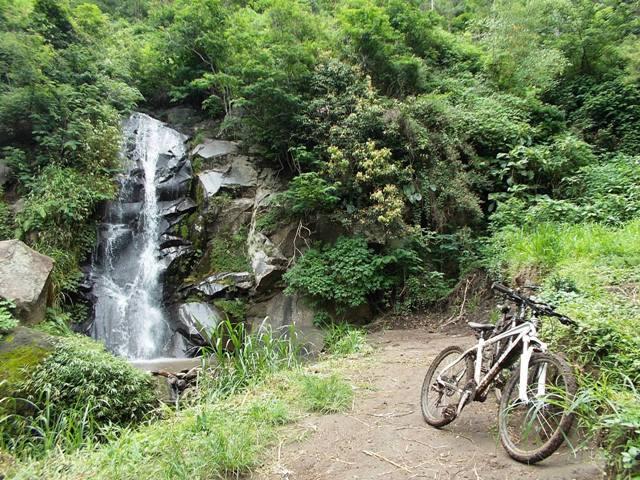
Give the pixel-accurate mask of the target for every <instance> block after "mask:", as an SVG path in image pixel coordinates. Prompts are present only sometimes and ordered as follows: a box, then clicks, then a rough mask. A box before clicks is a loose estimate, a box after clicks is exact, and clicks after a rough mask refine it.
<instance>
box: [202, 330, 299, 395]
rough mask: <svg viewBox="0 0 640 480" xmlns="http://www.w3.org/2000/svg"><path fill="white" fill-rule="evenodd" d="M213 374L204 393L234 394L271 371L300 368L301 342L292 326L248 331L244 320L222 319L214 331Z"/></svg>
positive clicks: (211, 352) (205, 382) (212, 350)
mask: <svg viewBox="0 0 640 480" xmlns="http://www.w3.org/2000/svg"><path fill="white" fill-rule="evenodd" d="M211 343H212V345H213V347H212V348H210V349H208V350H207V351H206V352H205V353H206V354H208V355H210V356H212V357H213V359H214V366H213V371H212V374H211V375H209V376H207V377H205V378H204V379H203V383H202V384H201V391H202V392H203V393H204V394H205V395H214V396H218V395H223V396H224V395H231V394H234V393H237V392H239V391H241V390H243V389H246V388H247V387H248V386H250V385H252V384H256V383H259V382H260V381H261V380H263V379H264V378H265V377H266V376H268V375H269V374H271V373H274V372H277V371H279V370H283V369H290V368H294V367H297V366H298V365H299V364H300V358H301V354H302V343H301V342H300V341H299V339H298V335H297V333H296V331H295V328H294V327H293V326H291V327H289V328H288V329H287V331H282V332H278V331H274V330H273V329H272V328H271V326H269V325H266V326H265V325H263V326H261V327H260V328H259V329H258V331H256V332H252V333H250V332H248V330H247V327H246V326H245V324H244V323H233V322H231V321H230V320H229V319H226V320H224V321H222V322H220V323H219V324H218V325H217V326H216V327H215V329H214V330H213V332H212V333H211Z"/></svg>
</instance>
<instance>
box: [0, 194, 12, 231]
mask: <svg viewBox="0 0 640 480" xmlns="http://www.w3.org/2000/svg"><path fill="white" fill-rule="evenodd" d="M13 233H14V227H13V218H12V215H11V210H10V209H9V205H7V203H6V202H5V201H4V200H2V188H1V187H0V240H9V239H11V238H13Z"/></svg>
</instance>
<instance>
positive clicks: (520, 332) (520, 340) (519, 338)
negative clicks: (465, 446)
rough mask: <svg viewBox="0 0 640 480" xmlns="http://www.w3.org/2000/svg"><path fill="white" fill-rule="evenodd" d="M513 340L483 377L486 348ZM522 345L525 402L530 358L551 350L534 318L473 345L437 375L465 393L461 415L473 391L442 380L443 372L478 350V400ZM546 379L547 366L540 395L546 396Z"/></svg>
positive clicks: (520, 394)
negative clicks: (511, 354)
mask: <svg viewBox="0 0 640 480" xmlns="http://www.w3.org/2000/svg"><path fill="white" fill-rule="evenodd" d="M507 338H508V339H509V344H508V346H507V348H506V349H505V350H504V351H503V352H500V357H499V358H498V359H497V360H496V359H494V361H493V364H492V366H491V368H490V369H489V371H488V372H487V373H486V374H485V375H484V376H482V353H483V351H484V349H485V348H486V347H488V346H490V345H494V344H496V343H498V342H500V341H501V340H504V339H507ZM519 345H522V353H521V356H520V384H519V388H518V397H519V399H520V400H521V401H523V402H528V401H529V399H528V396H527V384H528V380H529V379H528V375H529V361H530V360H531V355H533V352H534V351H541V352H545V351H546V350H547V345H546V344H545V343H544V342H542V341H541V340H540V339H539V338H538V336H537V331H536V326H535V323H534V322H532V321H525V322H524V323H521V324H520V325H517V326H513V327H511V328H510V329H509V330H507V331H506V332H503V333H501V334H499V335H496V336H494V337H491V338H489V339H488V340H485V339H484V338H480V339H479V340H478V343H477V344H476V345H474V346H473V347H471V348H469V349H467V350H466V351H465V352H464V353H463V354H462V355H461V356H460V358H459V359H457V360H456V361H455V362H453V363H452V364H450V365H448V366H447V367H445V369H444V370H443V371H442V372H440V374H439V375H438V378H437V382H438V383H439V384H441V385H443V386H447V387H448V388H453V389H454V390H457V391H458V392H461V393H462V394H463V395H462V398H461V399H460V403H459V405H458V410H457V413H458V414H459V413H460V411H461V410H462V408H463V407H464V405H465V404H466V401H467V399H468V397H469V395H471V394H472V392H471V391H470V390H468V388H467V387H465V389H459V388H457V386H456V385H452V384H449V383H447V382H445V381H444V380H442V375H443V374H444V373H445V372H447V371H448V370H449V369H451V368H453V367H454V366H455V365H457V364H458V363H460V362H461V361H466V359H467V357H468V356H469V355H471V354H472V353H473V352H475V361H474V372H473V381H474V383H475V394H474V398H473V399H474V400H477V399H479V398H481V397H483V396H484V395H486V393H487V391H488V389H489V387H490V386H491V384H492V383H493V381H494V380H495V378H496V376H497V375H498V373H499V372H500V370H502V369H503V368H505V366H506V365H505V360H506V358H507V357H508V356H509V354H510V353H512V352H513V351H515V350H516V349H517V348H518V347H519ZM545 380H546V365H545V366H544V367H543V368H542V370H541V372H540V376H539V378H538V388H537V392H536V393H537V396H542V395H544V393H545V391H544V390H545V387H544V385H545Z"/></svg>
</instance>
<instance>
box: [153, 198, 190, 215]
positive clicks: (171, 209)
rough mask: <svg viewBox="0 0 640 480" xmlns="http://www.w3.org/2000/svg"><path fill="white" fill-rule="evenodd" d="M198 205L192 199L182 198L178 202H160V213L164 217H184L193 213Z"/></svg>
mask: <svg viewBox="0 0 640 480" xmlns="http://www.w3.org/2000/svg"><path fill="white" fill-rule="evenodd" d="M196 207H197V205H196V202H194V201H193V200H192V199H190V198H188V197H187V198H180V199H178V200H170V201H166V202H158V213H159V215H160V216H162V217H166V216H171V215H182V214H185V213H189V212H193V211H194V210H195V209H196Z"/></svg>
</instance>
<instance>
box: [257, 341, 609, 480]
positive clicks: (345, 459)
mask: <svg viewBox="0 0 640 480" xmlns="http://www.w3.org/2000/svg"><path fill="white" fill-rule="evenodd" d="M369 342H370V343H371V344H372V345H373V347H374V352H373V353H372V354H371V355H368V356H366V357H358V358H354V359H348V360H346V362H348V366H347V370H346V376H347V377H348V378H349V380H350V381H351V382H352V384H353V385H355V386H356V395H355V400H354V404H353V408H352V410H351V411H349V412H347V413H343V414H336V415H327V416H317V417H316V416H312V417H307V418H305V419H303V420H301V421H300V422H299V423H298V424H297V425H296V427H295V429H294V431H293V432H290V435H288V436H287V438H286V439H283V440H282V441H281V443H280V445H279V446H278V447H277V449H276V451H274V452H273V454H272V456H271V457H270V458H271V459H272V461H271V462H270V463H267V464H266V465H264V466H263V467H262V468H261V469H260V470H259V471H257V472H255V473H254V475H252V478H255V479H260V480H267V479H268V480H297V479H305V480H324V479H327V480H328V479H332V480H336V479H337V480H342V479H345V480H347V479H412V478H428V479H436V480H438V479H443V480H444V479H461V480H462V479H469V480H490V479H500V480H511V479H544V480H547V479H548V480H551V479H553V480H570V479H580V480H582V479H598V478H602V477H603V472H602V462H601V459H600V458H599V457H598V455H597V454H596V453H595V452H593V451H592V450H589V449H586V448H582V449H580V451H579V452H578V453H577V454H574V453H573V451H572V449H571V448H569V447H567V446H563V447H561V448H560V450H559V451H558V452H556V453H555V454H554V455H552V456H551V457H550V458H548V459H547V460H545V461H543V462H541V463H540V464H538V465H533V466H528V465H523V464H520V463H517V462H515V461H513V460H512V459H511V458H510V457H509V456H508V455H507V454H506V452H505V451H504V450H503V449H502V447H501V445H500V443H499V441H498V438H497V430H496V428H497V427H496V415H497V402H496V399H495V397H494V396H493V395H490V396H489V398H488V399H487V401H486V402H484V403H477V402H474V403H472V404H471V405H469V406H467V407H466V408H465V410H464V411H463V413H462V415H461V417H460V418H458V419H457V420H456V421H455V422H454V423H453V424H451V425H449V426H448V427H445V428H444V429H442V430H437V429H434V428H432V427H430V426H428V425H427V424H425V423H424V421H423V419H422V415H421V412H420V405H419V397H420V387H421V384H422V380H423V377H424V374H425V372H426V369H427V367H428V365H429V363H430V362H431V360H433V358H434V357H435V356H436V355H437V354H438V352H440V350H442V349H443V348H444V347H446V346H448V345H451V344H457V345H461V346H467V345H470V344H472V343H473V337H471V336H468V335H467V334H466V333H465V334H459V335H454V336H451V335H443V334H437V333H428V332H427V331H426V330H422V329H415V330H388V331H384V332H378V333H374V334H371V335H370V336H369ZM574 443H577V441H576V440H574Z"/></svg>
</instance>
